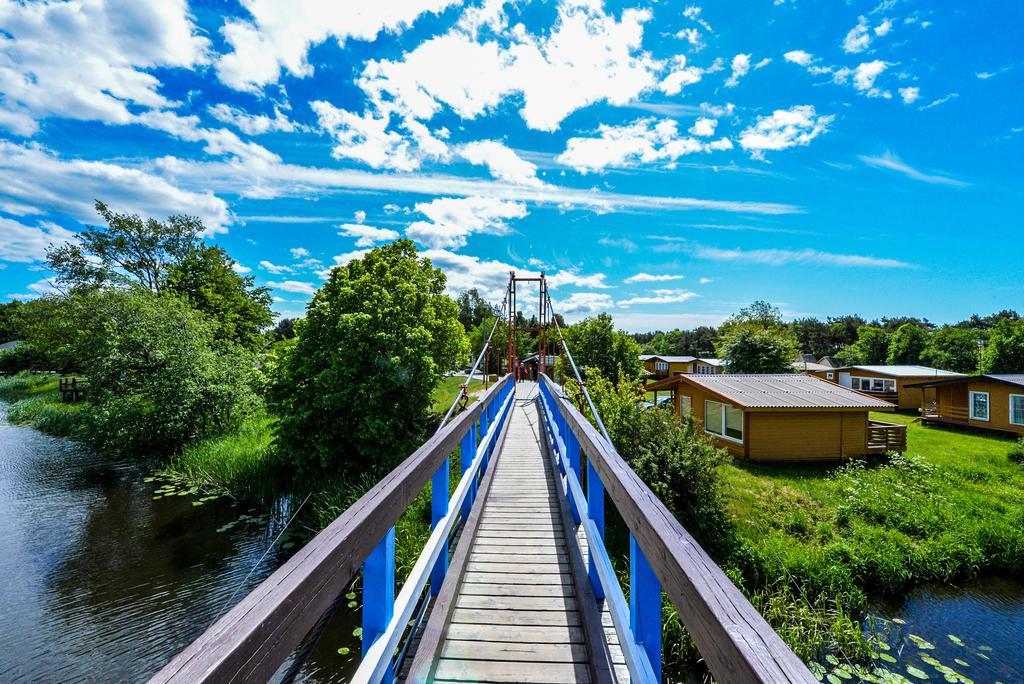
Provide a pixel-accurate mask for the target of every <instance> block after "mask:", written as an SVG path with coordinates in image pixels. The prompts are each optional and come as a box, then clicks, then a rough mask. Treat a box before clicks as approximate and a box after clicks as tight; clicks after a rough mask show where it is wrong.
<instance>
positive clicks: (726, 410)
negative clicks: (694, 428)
mask: <svg viewBox="0 0 1024 684" xmlns="http://www.w3.org/2000/svg"><path fill="white" fill-rule="evenodd" d="M708 404H718V405H720V406H721V407H722V425H721V427H722V434H718V433H717V432H712V431H711V430H708ZM729 409H732V410H733V411H739V412H740V415H741V416H742V415H743V409H739V408H736V407H735V406H732V405H731V404H726V403H725V402H723V401H714V400H712V399H705V400H704V432H706V433H708V434H709V435H712V436H713V437H718V438H719V439H726V440H729V441H730V442H734V443H736V444H743V440H744V439H746V436H747V434H746V431H745V430H744V429H743V428H744V425H743V423H744V422H746V421H744V420H741V421H740V435H741V437H740V438H739V439H736V438H735V437H730V436H729V435H727V434H726V433H725V431H726V426H727V425H728V424H729Z"/></svg>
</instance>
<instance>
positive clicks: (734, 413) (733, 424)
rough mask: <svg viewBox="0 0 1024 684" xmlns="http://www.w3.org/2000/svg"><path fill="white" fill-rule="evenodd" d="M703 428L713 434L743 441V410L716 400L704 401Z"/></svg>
mask: <svg viewBox="0 0 1024 684" xmlns="http://www.w3.org/2000/svg"><path fill="white" fill-rule="evenodd" d="M704 430H705V431H707V432H710V433H711V434H713V435H718V436H719V437H724V438H725V439H731V440H733V441H735V442H742V441H743V411H742V410H740V409H738V408H733V407H732V406H729V405H728V404H723V403H721V402H718V401H710V400H706V401H705V402H704Z"/></svg>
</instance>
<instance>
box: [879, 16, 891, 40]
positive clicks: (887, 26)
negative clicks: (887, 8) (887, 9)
mask: <svg viewBox="0 0 1024 684" xmlns="http://www.w3.org/2000/svg"><path fill="white" fill-rule="evenodd" d="M890 31H892V21H891V20H890V19H883V20H882V23H881V24H879V25H878V26H876V27H875V35H876V36H878V37H879V38H881V37H882V36H886V35H888V34H889V32H890Z"/></svg>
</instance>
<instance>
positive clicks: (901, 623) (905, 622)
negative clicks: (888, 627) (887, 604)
mask: <svg viewBox="0 0 1024 684" xmlns="http://www.w3.org/2000/svg"><path fill="white" fill-rule="evenodd" d="M892 621H893V622H895V623H896V624H897V625H905V624H907V621H906V620H901V619H899V618H893V619H892Z"/></svg>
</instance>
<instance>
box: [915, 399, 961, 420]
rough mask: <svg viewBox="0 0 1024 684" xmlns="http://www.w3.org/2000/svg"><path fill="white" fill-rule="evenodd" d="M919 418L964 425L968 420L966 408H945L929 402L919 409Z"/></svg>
mask: <svg viewBox="0 0 1024 684" xmlns="http://www.w3.org/2000/svg"><path fill="white" fill-rule="evenodd" d="M921 417H922V418H927V419H933V420H954V421H959V422H964V423H966V422H967V421H968V420H970V414H969V413H968V410H967V407H966V406H946V405H940V404H939V403H938V402H935V401H930V402H927V403H925V404H924V406H922V407H921Z"/></svg>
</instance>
